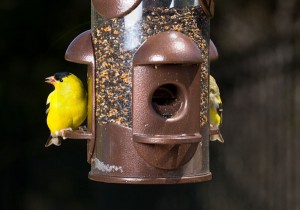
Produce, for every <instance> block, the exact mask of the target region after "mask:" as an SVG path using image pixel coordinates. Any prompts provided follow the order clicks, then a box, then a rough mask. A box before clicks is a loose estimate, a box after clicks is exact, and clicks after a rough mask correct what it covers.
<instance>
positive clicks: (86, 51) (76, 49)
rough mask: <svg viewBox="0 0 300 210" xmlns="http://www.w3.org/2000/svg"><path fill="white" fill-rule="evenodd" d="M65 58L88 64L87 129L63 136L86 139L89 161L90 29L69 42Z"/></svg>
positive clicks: (91, 112) (92, 130) (92, 93)
mask: <svg viewBox="0 0 300 210" xmlns="http://www.w3.org/2000/svg"><path fill="white" fill-rule="evenodd" d="M65 59H66V60H68V61H71V62H74V63H79V64H87V65H88V71H87V82H88V90H87V92H88V114H87V131H85V130H84V131H80V130H78V131H69V132H66V133H65V136H64V137H65V138H71V139H87V140H88V141H87V144H88V145H87V148H88V149H87V161H88V162H89V163H90V162H91V158H92V155H93V151H94V145H95V100H94V99H95V82H94V80H95V71H94V69H95V64H94V63H95V59H94V51H93V44H92V37H91V31H90V30H88V31H85V32H83V33H81V34H80V35H78V36H77V37H76V38H75V39H74V40H73V41H72V42H71V44H70V45H69V47H68V49H67V50H66V54H65Z"/></svg>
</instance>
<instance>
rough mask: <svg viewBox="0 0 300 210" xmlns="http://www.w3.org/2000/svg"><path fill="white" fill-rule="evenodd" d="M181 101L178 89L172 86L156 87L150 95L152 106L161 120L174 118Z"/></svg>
mask: <svg viewBox="0 0 300 210" xmlns="http://www.w3.org/2000/svg"><path fill="white" fill-rule="evenodd" d="M182 103H183V100H182V97H181V94H180V90H179V88H178V87H177V86H176V85H174V84H165V85H162V86H160V87H158V88H157V89H156V90H155V91H154V93H153V95H152V106H153V109H154V110H155V112H156V113H157V114H159V115H160V116H162V117H163V118H166V119H168V118H172V117H174V116H175V115H176V114H177V113H178V111H179V110H180V108H181V106H182Z"/></svg>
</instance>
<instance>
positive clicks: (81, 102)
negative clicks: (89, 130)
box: [45, 72, 87, 147]
mask: <svg viewBox="0 0 300 210" xmlns="http://www.w3.org/2000/svg"><path fill="white" fill-rule="evenodd" d="M45 82H47V83H50V84H52V85H53V86H54V88H55V89H54V91H52V92H51V93H50V94H49V96H48V98H47V103H46V106H47V110H46V113H47V114H48V115H47V125H48V127H49V129H50V137H49V138H48V140H47V142H46V144H45V147H48V146H50V145H52V144H54V145H56V146H60V145H61V140H62V139H63V137H62V136H63V133H64V132H65V131H67V130H73V129H77V128H78V127H79V126H80V125H81V124H82V123H83V122H84V120H85V118H86V115H87V94H86V91H85V90H84V87H83V84H82V82H81V80H80V79H79V78H78V77H76V76H75V75H74V74H72V73H69V72H58V73H56V74H54V75H53V76H51V77H47V78H46V81H45Z"/></svg>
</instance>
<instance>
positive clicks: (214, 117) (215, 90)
mask: <svg viewBox="0 0 300 210" xmlns="http://www.w3.org/2000/svg"><path fill="white" fill-rule="evenodd" d="M222 111H223V110H222V100H221V97H220V90H219V87H218V85H217V83H216V80H215V79H214V78H213V77H212V76H210V77H209V115H210V128H212V129H214V130H215V131H218V132H215V133H213V134H211V135H210V140H211V141H220V142H222V143H224V139H223V137H222V135H221V133H220V130H219V126H220V125H221V123H222Z"/></svg>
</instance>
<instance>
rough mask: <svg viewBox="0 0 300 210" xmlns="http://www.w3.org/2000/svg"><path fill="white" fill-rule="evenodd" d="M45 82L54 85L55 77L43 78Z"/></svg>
mask: <svg viewBox="0 0 300 210" xmlns="http://www.w3.org/2000/svg"><path fill="white" fill-rule="evenodd" d="M45 82H47V83H49V84H52V85H55V83H56V79H55V78H54V76H51V77H47V78H46V79H45Z"/></svg>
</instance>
